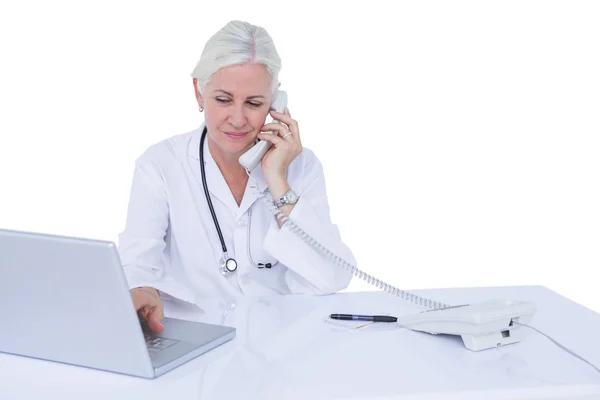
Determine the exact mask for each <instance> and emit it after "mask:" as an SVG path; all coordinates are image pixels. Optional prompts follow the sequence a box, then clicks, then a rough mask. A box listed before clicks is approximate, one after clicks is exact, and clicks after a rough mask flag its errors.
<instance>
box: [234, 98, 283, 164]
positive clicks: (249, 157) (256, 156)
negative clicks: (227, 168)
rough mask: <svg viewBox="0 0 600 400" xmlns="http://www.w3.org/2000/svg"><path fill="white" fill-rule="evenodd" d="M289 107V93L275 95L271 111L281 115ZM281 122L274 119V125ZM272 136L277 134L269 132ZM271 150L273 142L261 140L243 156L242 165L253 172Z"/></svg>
mask: <svg viewBox="0 0 600 400" xmlns="http://www.w3.org/2000/svg"><path fill="white" fill-rule="evenodd" d="M286 107H287V93H286V92H284V91H282V90H279V91H277V93H276V94H275V98H274V99H273V103H271V108H270V110H269V111H277V112H279V113H283V111H284V110H285V108H286ZM277 122H279V121H278V120H276V119H273V123H277ZM267 133H269V134H271V135H276V134H277V132H275V131H269V132H267ZM269 148H271V142H269V141H267V140H259V141H258V143H256V144H255V145H254V146H253V147H252V148H251V149H250V150H248V151H247V152H245V153H244V154H242V155H241V156H240V158H239V162H240V164H242V166H243V167H244V168H245V169H246V170H247V171H252V170H254V168H256V167H257V166H258V164H260V161H261V160H262V158H263V157H264V156H265V154H266V153H267V151H268V150H269Z"/></svg>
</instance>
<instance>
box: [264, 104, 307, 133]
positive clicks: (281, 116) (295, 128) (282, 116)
mask: <svg viewBox="0 0 600 400" xmlns="http://www.w3.org/2000/svg"><path fill="white" fill-rule="evenodd" d="M271 116H272V117H273V118H275V119H276V120H278V121H281V122H283V123H285V124H286V125H287V126H289V128H290V131H292V132H294V133H300V126H299V125H298V121H296V120H295V119H292V115H291V114H290V110H289V109H288V108H287V107H286V108H285V112H284V113H278V112H277V111H271Z"/></svg>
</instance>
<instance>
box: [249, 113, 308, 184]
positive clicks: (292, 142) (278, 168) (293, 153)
mask: <svg viewBox="0 0 600 400" xmlns="http://www.w3.org/2000/svg"><path fill="white" fill-rule="evenodd" d="M270 114H271V116H272V117H273V118H274V119H276V120H278V121H280V122H279V123H277V122H275V123H270V124H265V125H263V127H262V129H261V131H263V132H264V131H275V132H277V135H270V134H268V133H259V134H258V138H259V139H260V140H266V141H269V142H271V143H272V146H271V148H270V149H269V151H267V153H266V154H265V156H264V157H263V160H262V172H263V175H264V176H265V179H266V180H267V183H268V182H269V181H270V180H271V181H272V180H276V179H280V178H284V177H285V171H286V170H287V168H288V167H289V165H290V164H291V163H292V161H293V160H294V159H295V158H296V157H297V156H298V154H300V153H301V152H302V143H301V142H300V130H299V128H298V122H297V121H296V120H293V119H292V116H291V115H290V111H289V110H288V109H287V108H286V109H285V112H284V113H283V114H282V113H278V112H275V111H271V112H270Z"/></svg>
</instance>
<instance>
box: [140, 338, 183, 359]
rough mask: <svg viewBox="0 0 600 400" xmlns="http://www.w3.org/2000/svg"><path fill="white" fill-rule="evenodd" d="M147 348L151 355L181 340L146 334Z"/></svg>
mask: <svg viewBox="0 0 600 400" xmlns="http://www.w3.org/2000/svg"><path fill="white" fill-rule="evenodd" d="M145 339H146V348H147V349H148V353H150V355H153V354H156V353H158V352H160V351H163V350H164V349H166V348H168V347H171V346H173V345H174V344H175V343H177V342H179V340H173V339H167V338H162V337H156V336H154V337H153V336H146V337H145Z"/></svg>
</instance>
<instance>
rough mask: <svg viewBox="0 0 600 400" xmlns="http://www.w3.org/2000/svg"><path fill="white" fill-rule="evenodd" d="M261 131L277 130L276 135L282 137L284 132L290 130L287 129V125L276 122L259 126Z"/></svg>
mask: <svg viewBox="0 0 600 400" xmlns="http://www.w3.org/2000/svg"><path fill="white" fill-rule="evenodd" d="M261 131H262V132H269V131H271V132H273V131H274V132H277V135H278V136H281V137H283V135H285V134H286V133H288V132H289V131H290V130H289V129H288V127H287V126H285V125H283V124H278V123H271V124H266V125H263V127H262V128H261Z"/></svg>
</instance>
